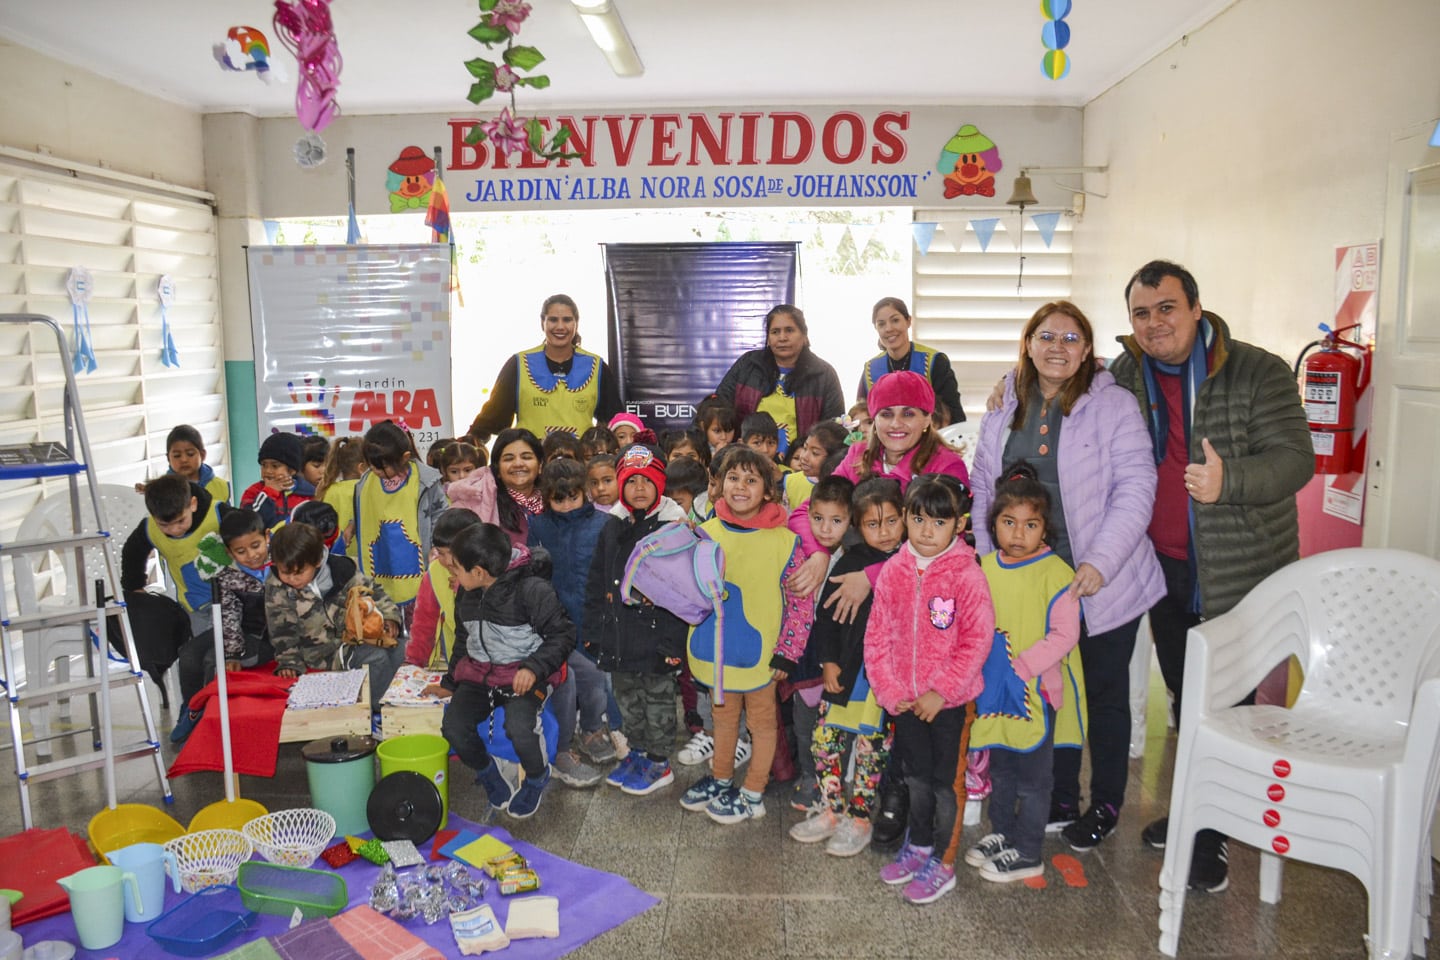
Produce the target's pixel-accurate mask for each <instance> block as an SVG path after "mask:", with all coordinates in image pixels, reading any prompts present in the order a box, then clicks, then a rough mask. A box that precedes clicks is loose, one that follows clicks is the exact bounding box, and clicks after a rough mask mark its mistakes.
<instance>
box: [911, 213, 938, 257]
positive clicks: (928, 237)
mask: <svg viewBox="0 0 1440 960" xmlns="http://www.w3.org/2000/svg"><path fill="white" fill-rule="evenodd" d="M937 226H938V224H936V223H935V222H933V221H929V220H922V221H920V222H918V223H912V224H910V232H911V233H913V234H914V235H915V246H917V247H919V248H920V256H922V257H923V256H925V255H926V254H927V253H929V252H930V241H932V240H934V239H935V228H936V227H937Z"/></svg>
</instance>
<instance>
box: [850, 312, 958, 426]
mask: <svg viewBox="0 0 1440 960" xmlns="http://www.w3.org/2000/svg"><path fill="white" fill-rule="evenodd" d="M870 323H871V324H872V325H874V327H875V332H876V333H877V334H879V335H880V346H881V347H882V348H884V351H885V352H884V353H881V354H877V355H876V356H874V357H871V358H870V360H869V361H868V362H867V363H866V364H865V373H864V374H862V375H861V377H860V390H859V392H858V393H857V394H856V395H857V396H858V397H859V398H860V399H861V400H864V399H865V398H866V397H867V396H868V395H869V393H870V388H871V387H873V386H875V382H876V381H877V380H879V379H880V378H881V377H883V376H885V374H887V373H898V372H899V371H901V370H909V371H910V372H911V373H918V374H920V376H922V377H924V378H925V379H926V380H929V381H930V386H931V387H933V388H934V390H935V399H936V400H937V401H938V403H939V405H938V406H937V407H936V409H935V412H936V413H937V414H939V415H940V419H941V421H942V422H943V424H944V425H947V426H948V425H949V424H952V423H960V422H962V421H963V420H964V419H965V408H964V407H962V406H961V405H960V387H959V386H958V385H957V384H956V383H955V370H954V368H953V367H951V366H950V358H949V357H947V356H945V354H943V353H941V352H940V351H939V350H936V349H935V348H934V347H927V346H925V344H923V343H915V342H914V341H913V340H911V339H910V310H909V308H907V307H906V306H905V301H904V300H901V299H900V298H899V297H885V298H883V299H881V300H880V302H878V303H876V304H875V307H874V309H872V310H871V311H870Z"/></svg>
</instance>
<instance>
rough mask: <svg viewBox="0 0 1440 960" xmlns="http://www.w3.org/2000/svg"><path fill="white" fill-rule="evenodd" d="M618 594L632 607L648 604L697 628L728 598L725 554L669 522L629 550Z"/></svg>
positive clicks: (680, 526)
mask: <svg viewBox="0 0 1440 960" xmlns="http://www.w3.org/2000/svg"><path fill="white" fill-rule="evenodd" d="M637 594H638V596H637ZM620 596H621V598H622V599H623V600H624V601H625V602H626V603H630V604H637V603H642V602H644V601H645V600H649V601H650V602H651V603H653V604H655V606H657V607H660V608H662V609H664V610H669V611H670V612H671V613H673V614H675V616H677V617H679V618H680V619H681V620H684V621H685V622H686V623H688V624H690V625H691V626H694V625H695V624H698V623H700V622H702V621H703V620H704V619H705V618H706V617H708V616H710V614H711V613H712V612H714V610H715V608H716V607H717V606H718V605H719V601H720V600H721V599H723V598H724V596H725V551H724V550H722V549H721V548H720V544H718V543H716V542H715V541H714V540H710V539H707V538H705V537H700V536H696V534H695V533H694V531H692V530H691V529H690V528H689V527H688V526H686V525H685V524H683V523H678V522H677V523H667V524H665V526H663V527H661V528H660V529H659V530H656V531H655V532H654V533H652V534H649V535H648V536H646V537H643V538H642V539H641V540H640V542H639V543H637V544H636V545H635V549H634V550H632V551H631V552H630V559H629V560H627V561H625V578H624V579H623V580H622V581H621V582H620Z"/></svg>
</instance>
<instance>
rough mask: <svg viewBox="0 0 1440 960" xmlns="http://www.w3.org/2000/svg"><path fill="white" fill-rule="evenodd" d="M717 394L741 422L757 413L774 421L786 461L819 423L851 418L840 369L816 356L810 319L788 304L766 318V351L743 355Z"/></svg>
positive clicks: (797, 308)
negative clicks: (792, 446) (808, 324)
mask: <svg viewBox="0 0 1440 960" xmlns="http://www.w3.org/2000/svg"><path fill="white" fill-rule="evenodd" d="M715 395H716V396H717V397H719V398H720V399H721V400H724V401H725V402H726V403H728V404H730V405H731V406H732V407H734V408H735V419H736V422H737V423H738V422H739V421H742V420H744V419H745V418H746V417H748V416H749V415H750V414H752V413H756V412H757V411H758V412H761V413H768V414H770V415H771V416H772V417H774V418H775V422H776V423H777V424H779V425H780V454H781V455H782V456H783V455H784V454H785V453H786V452H787V451H788V450H789V448H790V444H791V443H799V442H800V440H801V439H802V438H803V437H804V436H805V434H806V433H807V432H809V430H810V428H811V427H812V426H814V425H815V424H816V423H819V422H820V421H821V420H834V419H835V418H836V417H839V416H842V415H843V414H844V413H845V395H844V394H843V393H841V391H840V378H839V377H838V376H836V374H835V368H834V367H832V366H830V364H828V363H826V362H825V361H824V360H821V359H820V358H819V357H817V356H815V354H813V353H811V352H810V331H809V328H808V327H806V325H805V314H803V313H801V312H800V308H799V307H794V306H791V305H790V304H788V303H782V304H780V305H779V306H777V307H775V308H774V309H772V310H771V311H770V312H769V313H767V314H766V315H765V346H763V347H761V348H760V349H759V350H751V351H749V352H748V353H744V354H742V355H741V356H740V359H738V360H736V361H735V363H734V364H732V365H731V367H730V369H729V370H728V371H727V372H726V374H725V377H724V379H722V380H721V381H720V386H718V387H716V388H715ZM736 439H737V440H743V439H744V438H743V437H737V438H736Z"/></svg>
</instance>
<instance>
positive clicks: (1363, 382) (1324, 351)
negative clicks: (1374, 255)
mask: <svg viewBox="0 0 1440 960" xmlns="http://www.w3.org/2000/svg"><path fill="white" fill-rule="evenodd" d="M1359 326H1360V324H1358V323H1355V324H1351V325H1350V326H1348V327H1341V328H1340V329H1339V330H1331V329H1330V327H1329V326H1328V325H1327V324H1323V323H1322V324H1320V330H1321V332H1322V333H1324V334H1325V336H1324V338H1323V339H1320V340H1316V341H1314V342H1313V343H1309V344H1306V346H1305V349H1304V350H1302V351H1300V356H1299V358H1297V359H1296V361H1295V373H1296V375H1297V376H1299V375H1300V370H1301V369H1302V367H1303V369H1304V371H1305V373H1304V380H1303V382H1302V384H1301V396H1302V397H1303V399H1304V401H1305V419H1306V420H1307V421H1309V424H1310V442H1311V443H1312V444H1313V445H1314V447H1315V472H1316V473H1323V474H1340V473H1350V472H1351V471H1352V470H1355V469H1357V468H1358V466H1359V464H1357V463H1356V462H1355V456H1354V452H1355V405H1356V402H1357V401H1358V400H1359V398H1360V394H1362V393H1363V392H1364V391H1365V388H1366V387H1367V386H1369V384H1370V352H1371V349H1372V348H1371V347H1368V346H1365V345H1364V344H1360V343H1355V342H1354V341H1352V340H1344V339H1341V336H1340V335H1341V334H1343V333H1344V332H1345V331H1347V330H1354V329H1356V328H1357V327H1359ZM1317 347H1318V348H1319V352H1318V353H1315V354H1314V355H1312V356H1310V357H1309V359H1306V354H1308V353H1310V351H1311V350H1312V349H1315V348H1317ZM1352 350H1353V351H1356V352H1357V353H1358V354H1359V355H1358V356H1356V355H1355V353H1350V352H1347V351H1352Z"/></svg>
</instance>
